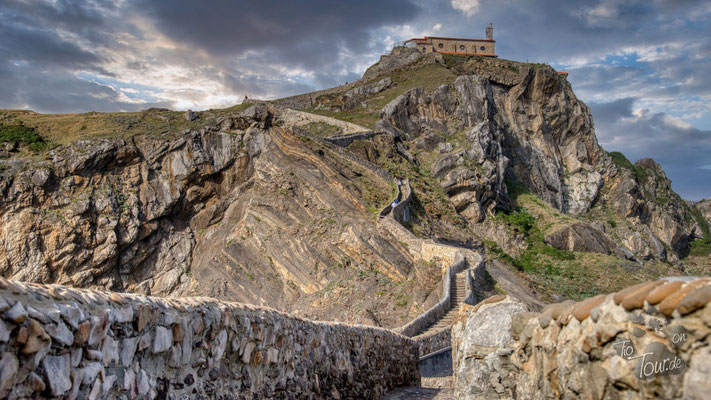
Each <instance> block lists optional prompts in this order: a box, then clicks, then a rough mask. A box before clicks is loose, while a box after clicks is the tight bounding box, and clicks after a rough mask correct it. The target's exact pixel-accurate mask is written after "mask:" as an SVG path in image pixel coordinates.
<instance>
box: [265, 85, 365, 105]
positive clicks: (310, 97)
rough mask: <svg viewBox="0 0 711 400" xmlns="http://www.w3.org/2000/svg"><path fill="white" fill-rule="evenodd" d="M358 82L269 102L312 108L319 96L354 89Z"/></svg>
mask: <svg viewBox="0 0 711 400" xmlns="http://www.w3.org/2000/svg"><path fill="white" fill-rule="evenodd" d="M358 83H359V81H355V82H351V83H346V84H343V85H340V86H335V87H332V88H329V89H324V90H317V91H315V92H309V93H304V94H297V95H295V96H289V97H284V98H281V99H276V100H271V101H270V102H269V103H270V104H273V105H275V106H279V107H288V108H295V109H304V108H310V107H313V106H314V105H315V104H316V100H317V99H318V98H319V97H321V96H324V95H329V94H337V93H345V92H347V91H348V90H350V89H353V88H354V87H355V86H356V85H357V84H358Z"/></svg>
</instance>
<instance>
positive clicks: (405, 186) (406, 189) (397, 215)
mask: <svg viewBox="0 0 711 400" xmlns="http://www.w3.org/2000/svg"><path fill="white" fill-rule="evenodd" d="M398 191H399V196H400V202H399V203H397V204H396V205H395V207H393V209H392V216H393V218H394V219H395V221H397V222H399V223H401V224H405V223H407V222H410V202H411V201H412V188H410V181H409V180H408V179H405V180H404V181H403V182H402V185H401V186H400V187H399V188H398Z"/></svg>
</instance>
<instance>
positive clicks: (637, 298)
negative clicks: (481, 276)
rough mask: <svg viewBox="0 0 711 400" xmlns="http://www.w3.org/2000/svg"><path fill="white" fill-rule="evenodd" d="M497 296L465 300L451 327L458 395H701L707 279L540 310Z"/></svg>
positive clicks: (645, 286) (671, 281)
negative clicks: (471, 302) (465, 305)
mask: <svg viewBox="0 0 711 400" xmlns="http://www.w3.org/2000/svg"><path fill="white" fill-rule="evenodd" d="M504 299H506V297H505V296H494V297H492V298H491V299H490V300H488V301H484V302H482V304H481V305H477V306H475V307H471V308H469V309H468V311H467V316H466V317H464V318H462V322H460V323H458V324H455V326H454V327H453V329H452V342H453V354H452V357H453V361H454V371H455V379H456V394H457V396H458V398H461V399H478V398H493V399H532V398H536V399H572V398H584V399H593V400H595V399H612V398H615V399H618V398H619V399H622V398H624V399H649V398H663V399H707V398H709V397H708V395H709V393H711V381H710V380H709V379H708V378H709V371H711V278H689V277H674V278H664V279H661V280H659V281H655V282H645V283H641V284H638V285H634V286H631V287H628V288H626V289H623V290H621V291H619V292H617V293H613V294H609V295H599V296H595V297H591V298H588V299H585V300H582V301H580V302H573V301H565V302H563V303H557V304H552V305H549V306H547V307H545V308H544V309H543V311H542V312H541V313H531V312H526V311H525V310H524V309H523V307H522V306H517V305H515V304H507V302H506V301H502V300H504ZM514 303H515V302H514ZM516 308H520V309H521V311H516ZM492 318H493V319H492ZM496 318H498V319H499V320H500V321H498V322H497V321H496ZM492 321H493V322H494V323H492ZM495 338H498V339H495ZM501 338H506V340H502V339H501ZM494 339H495V340H494ZM477 360H481V361H477ZM483 377H490V378H491V377H493V378H495V379H494V380H495V381H496V384H493V385H492V384H491V382H492V379H483Z"/></svg>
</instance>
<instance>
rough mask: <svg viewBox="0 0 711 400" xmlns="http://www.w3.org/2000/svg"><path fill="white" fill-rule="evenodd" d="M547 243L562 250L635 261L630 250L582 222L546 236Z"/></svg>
mask: <svg viewBox="0 0 711 400" xmlns="http://www.w3.org/2000/svg"><path fill="white" fill-rule="evenodd" d="M546 243H548V244H549V245H551V246H553V247H555V248H556V249H560V250H568V251H579V252H585V253H599V254H614V255H615V256H617V257H619V258H625V259H628V260H632V259H634V256H633V255H632V253H631V252H630V251H629V250H627V249H624V248H622V247H621V246H619V245H617V244H616V243H615V242H614V241H612V239H610V238H609V237H608V236H607V235H606V234H605V232H603V231H601V230H600V229H597V228H596V227H594V226H592V225H590V224H586V223H582V222H579V223H575V224H573V225H569V226H566V227H564V228H563V229H561V230H559V231H557V232H555V233H552V234H550V235H548V236H546Z"/></svg>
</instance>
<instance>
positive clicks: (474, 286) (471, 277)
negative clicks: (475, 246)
mask: <svg viewBox="0 0 711 400" xmlns="http://www.w3.org/2000/svg"><path fill="white" fill-rule="evenodd" d="M472 253H473V255H474V256H476V258H477V263H476V265H474V266H470V267H469V269H468V270H467V273H466V276H465V277H464V284H465V288H466V292H465V296H464V301H463V303H465V304H470V305H474V304H476V303H477V300H478V299H477V297H476V295H477V293H480V292H481V285H483V284H485V283H486V276H485V275H486V269H485V268H480V267H481V266H483V265H484V259H483V257H482V256H481V255H480V254H478V253H474V252H472Z"/></svg>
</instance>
